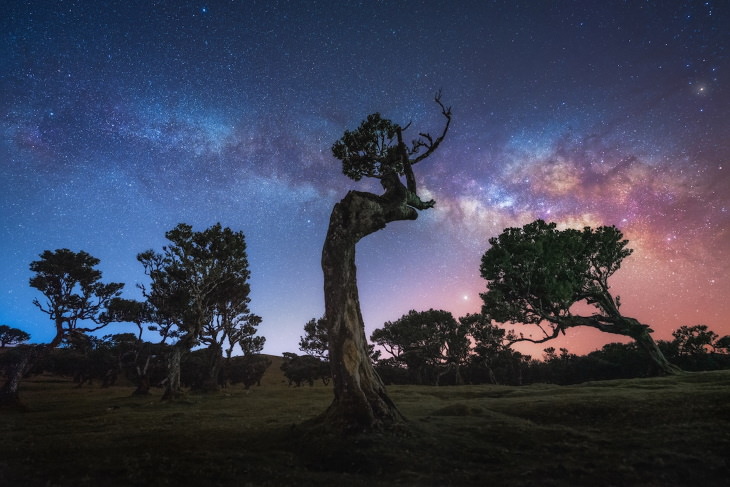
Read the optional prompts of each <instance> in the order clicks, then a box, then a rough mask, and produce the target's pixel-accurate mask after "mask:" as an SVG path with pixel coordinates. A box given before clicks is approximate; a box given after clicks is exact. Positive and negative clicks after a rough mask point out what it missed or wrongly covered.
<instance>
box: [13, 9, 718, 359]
mask: <svg viewBox="0 0 730 487" xmlns="http://www.w3.org/2000/svg"><path fill="white" fill-rule="evenodd" d="M5 10H6V12H5V13H4V15H3V18H2V20H0V32H2V33H3V34H2V41H0V59H2V65H3V69H2V72H1V73H0V88H1V89H2V93H3V96H2V98H1V99H0V131H1V134H2V139H1V141H0V167H2V174H3V177H2V179H0V211H1V213H0V228H2V231H3V235H4V238H3V239H2V240H0V261H1V262H2V269H3V271H4V272H3V273H2V275H0V322H2V323H7V324H9V325H11V326H15V327H19V328H22V329H24V330H26V331H28V332H30V333H31V335H32V337H33V339H34V340H35V341H44V340H47V339H48V338H49V336H50V334H51V328H52V327H51V324H50V322H49V321H48V319H47V317H46V316H45V315H43V314H42V313H41V312H40V311H38V310H37V309H36V308H34V307H33V305H32V300H33V298H34V297H36V295H35V293H34V290H32V289H30V288H29V286H28V279H29V277H30V271H29V270H28V264H29V263H30V262H31V261H32V260H35V259H36V258H37V256H38V254H39V253H41V252H42V251H43V250H45V249H56V248H62V247H66V248H70V249H72V250H76V251H78V250H86V251H87V252H89V253H91V254H92V255H94V256H96V257H98V258H99V259H101V266H100V267H101V269H102V270H103V271H104V278H105V279H106V280H111V281H120V282H125V283H127V287H126V289H125V295H126V296H128V297H139V296H138V290H137V289H136V288H135V284H137V283H144V282H145V276H144V274H143V272H142V267H141V265H139V264H138V263H137V262H136V260H135V256H136V255H137V253H139V252H141V251H144V250H146V249H148V248H155V249H159V248H160V247H161V246H162V245H164V243H165V241H164V233H165V231H167V230H169V229H171V228H172V227H174V226H175V225H176V224H177V223H180V222H185V223H189V224H191V225H193V226H194V227H195V228H196V229H203V228H206V227H208V226H210V225H212V224H214V223H216V222H221V223H222V224H223V225H225V226H230V227H231V228H233V229H234V230H241V231H243V232H244V234H245V235H246V239H247V244H248V248H249V261H250V267H251V272H252V281H251V286H252V295H251V298H252V301H251V308H252V310H253V311H254V312H255V313H257V314H259V315H261V316H262V317H263V320H264V321H263V324H262V326H261V333H262V334H263V335H264V336H266V337H267V344H266V348H265V352H267V353H275V354H280V353H282V352H285V351H297V342H298V339H299V336H300V335H301V334H302V329H303V325H304V323H306V322H307V321H308V320H309V319H311V318H313V317H319V316H321V314H322V312H323V297H322V273H321V269H320V267H319V260H320V252H321V246H322V243H323V239H324V235H325V233H326V229H327V223H328V218H329V213H330V211H331V209H332V206H333V205H334V204H335V203H336V202H337V201H338V200H339V199H340V198H342V197H343V196H344V195H345V193H346V192H347V191H348V190H349V189H358V190H365V191H374V192H379V185H378V184H376V183H377V182H376V181H361V182H357V183H356V182H353V181H350V180H348V179H347V178H346V177H345V176H343V175H342V174H341V170H340V167H339V166H338V161H336V160H335V159H334V158H333V157H332V156H331V154H330V146H331V144H332V143H333V142H334V141H335V140H337V139H338V138H339V137H340V136H341V134H342V132H343V131H344V130H346V129H353V128H355V127H356V126H357V124H358V123H359V122H360V120H362V119H363V118H364V117H365V116H366V115H367V114H369V113H372V112H376V111H379V112H381V113H382V114H383V116H385V117H387V118H390V119H392V120H394V121H396V122H399V123H401V124H407V123H409V122H412V125H411V127H412V128H410V129H409V132H412V134H409V133H407V134H406V135H407V136H412V137H416V136H417V132H418V131H430V132H431V133H434V134H435V133H438V132H439V130H440V128H441V123H442V121H441V120H440V119H439V117H440V113H439V110H438V107H437V106H436V105H435V104H434V103H433V102H432V98H433V94H434V93H435V92H436V91H437V90H438V89H443V99H444V101H445V102H446V103H447V104H448V105H450V106H452V109H453V113H454V121H453V124H452V127H451V130H450V132H449V134H448V136H447V138H446V140H445V141H444V143H443V145H442V146H441V147H440V148H439V150H438V151H437V152H436V153H435V154H434V155H433V156H432V157H431V158H429V159H428V160H426V161H424V162H422V163H421V164H419V165H418V166H416V168H415V170H416V177H417V178H418V180H419V184H420V188H421V190H420V191H421V193H422V194H421V196H422V197H424V199H428V198H434V199H435V200H436V201H437V205H436V208H434V209H432V210H428V211H424V212H422V213H421V215H420V217H419V219H418V220H417V221H415V222H397V223H393V224H391V225H390V226H389V227H388V228H387V229H385V230H384V231H381V232H379V233H377V234H374V235H372V236H370V237H368V238H367V239H365V240H363V241H362V242H361V244H360V245H359V247H358V270H359V276H358V279H359V285H360V292H361V302H362V306H363V314H364V318H365V321H366V327H367V329H368V333H369V332H370V331H371V330H372V329H374V328H376V327H379V326H382V324H383V323H384V322H385V321H389V320H394V319H397V318H399V317H400V316H401V315H402V314H404V313H406V312H407V311H408V310H410V309H417V310H421V309H428V308H431V307H433V308H442V309H446V310H449V311H452V312H453V313H454V315H455V316H461V315H463V314H465V313H467V312H477V311H479V308H480V305H479V295H478V293H479V292H481V291H482V290H483V289H484V285H485V283H484V281H483V280H482V279H481V278H480V277H479V260H480V258H481V255H482V254H483V253H484V251H485V250H486V249H487V248H488V245H489V244H488V240H489V238H490V237H494V236H496V235H498V234H499V233H500V232H501V231H502V229H504V228H505V227H508V226H519V225H523V224H525V223H528V222H530V221H532V220H534V219H536V218H542V219H545V220H550V221H555V222H557V223H558V224H559V225H560V226H562V227H576V228H580V227H582V226H585V225H590V226H597V225H616V226H617V227H618V228H620V229H621V230H622V231H623V232H624V234H625V236H626V237H627V238H628V239H629V240H630V247H632V248H633V249H634V250H635V251H634V254H633V255H632V256H631V257H630V258H629V259H627V261H626V262H625V264H624V266H623V267H622V269H621V270H620V271H619V272H618V273H617V274H616V275H615V276H614V278H613V279H614V281H613V282H612V284H613V288H614V289H613V290H614V291H615V292H616V293H617V294H620V295H621V298H622V303H623V308H622V309H623V311H624V312H625V313H626V314H627V315H629V316H634V317H636V318H638V319H640V320H642V321H643V322H646V323H648V324H650V325H651V326H652V327H653V328H654V329H655V331H656V336H657V338H659V339H667V338H670V337H671V335H670V334H671V331H672V330H673V329H675V328H677V327H679V326H681V325H693V324H700V323H703V324H707V325H708V326H709V327H710V328H711V329H712V330H714V331H715V332H717V333H719V334H720V335H721V336H722V335H725V334H730V321H729V320H728V318H727V317H728V316H730V304H728V301H727V299H726V297H727V296H728V295H729V294H730V280H729V279H728V278H727V275H728V270H729V269H728V262H730V233H729V232H728V228H730V175H729V174H730V138H729V137H728V134H730V118H728V116H727V114H728V112H729V110H728V109H729V108H730V93H729V92H728V72H730V59H729V57H728V56H729V53H728V47H729V46H730V42H728V41H730V34H729V33H728V29H727V27H726V26H727V25H728V24H729V23H730V6H728V5H727V4H726V3H725V2H713V1H685V2H681V1H669V2H665V1H644V2H604V1H580V2H579V1H565V2H511V1H500V0H495V1H491V2H482V1H465V2H457V3H453V2H437V1H422V2H357V1H350V0H348V1H337V2H335V1H331V2H330V1H322V2H306V3H301V2H287V1H269V2H261V3H259V2H238V1H224V0H216V1H211V2H207V3H204V2H196V1H181V2H165V1H159V2H141V1H134V0H133V1H124V2H122V1H111V2H104V3H99V2H91V1H83V0H71V1H62V2H53V3H49V2H24V1H16V0H11V1H10V2H9V4H8V5H7V6H6V8H5ZM115 326H118V327H119V328H121V327H122V325H115ZM150 338H152V337H150ZM615 338H616V337H608V336H605V335H601V334H597V333H592V332H590V331H575V332H574V333H573V334H569V335H568V336H566V337H563V338H561V341H560V342H559V343H556V344H555V345H556V346H565V347H567V348H568V349H569V350H570V351H571V352H574V353H585V352H587V351H590V350H593V349H596V348H600V347H601V346H602V345H603V344H604V343H608V342H609V341H613V340H615ZM534 354H537V355H539V351H537V352H535V353H534Z"/></svg>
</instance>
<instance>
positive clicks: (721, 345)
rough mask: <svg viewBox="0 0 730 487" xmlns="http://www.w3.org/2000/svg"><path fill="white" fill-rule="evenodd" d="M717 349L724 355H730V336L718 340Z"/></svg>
mask: <svg viewBox="0 0 730 487" xmlns="http://www.w3.org/2000/svg"><path fill="white" fill-rule="evenodd" d="M715 349H716V350H720V351H722V352H724V353H730V335H725V336H724V337H722V338H720V339H718V340H717V341H716V342H715Z"/></svg>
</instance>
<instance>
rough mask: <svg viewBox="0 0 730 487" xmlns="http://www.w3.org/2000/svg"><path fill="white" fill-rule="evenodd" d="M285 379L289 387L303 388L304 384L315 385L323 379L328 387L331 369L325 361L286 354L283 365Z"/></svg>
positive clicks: (309, 356)
mask: <svg viewBox="0 0 730 487" xmlns="http://www.w3.org/2000/svg"><path fill="white" fill-rule="evenodd" d="M281 370H282V372H284V377H286V378H287V380H288V381H289V385H292V384H294V385H296V386H297V387H299V386H301V385H302V383H303V382H307V383H309V385H310V386H313V385H314V381H316V380H318V379H321V380H322V383H323V384H325V385H327V384H328V383H329V379H330V377H331V376H330V367H329V364H328V363H327V362H325V361H324V360H322V359H320V358H317V357H314V356H312V355H297V354H296V353H291V352H284V361H283V362H282V364H281Z"/></svg>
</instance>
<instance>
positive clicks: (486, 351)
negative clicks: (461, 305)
mask: <svg viewBox="0 0 730 487" xmlns="http://www.w3.org/2000/svg"><path fill="white" fill-rule="evenodd" d="M459 322H460V323H461V325H462V326H463V327H464V328H465V329H466V332H467V334H468V335H469V337H471V341H472V342H473V352H474V353H473V354H472V355H471V356H470V362H471V364H473V365H476V366H479V367H482V368H484V370H485V371H486V373H487V376H488V378H489V382H490V383H492V384H498V383H499V382H500V380H498V375H497V373H496V372H495V371H497V370H500V371H503V373H501V374H499V375H500V379H501V380H502V381H506V382H507V383H513V382H516V383H520V377H521V369H522V362H523V359H522V354H520V353H518V352H515V351H514V350H512V349H510V344H511V342H512V340H514V338H515V336H514V334H513V333H512V332H511V331H510V332H508V331H507V330H505V329H504V328H500V327H499V326H497V325H495V324H493V323H492V320H490V319H489V317H487V316H484V315H483V314H468V315H466V316H462V317H461V318H459Z"/></svg>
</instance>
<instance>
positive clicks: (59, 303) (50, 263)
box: [30, 249, 124, 346]
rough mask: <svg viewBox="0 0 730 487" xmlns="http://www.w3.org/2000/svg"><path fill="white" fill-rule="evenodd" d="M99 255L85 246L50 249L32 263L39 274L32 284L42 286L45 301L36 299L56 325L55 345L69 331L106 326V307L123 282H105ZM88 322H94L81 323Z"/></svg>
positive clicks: (82, 330) (83, 330)
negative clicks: (98, 267)
mask: <svg viewBox="0 0 730 487" xmlns="http://www.w3.org/2000/svg"><path fill="white" fill-rule="evenodd" d="M98 264H99V259H97V258H96V257H93V256H91V255H89V254H88V253H86V252H84V251H83V250H82V251H80V252H73V251H71V250H69V249H58V250H55V251H50V250H46V251H44V252H43V253H42V254H40V259H39V260H35V261H33V262H31V263H30V270H31V271H32V272H34V273H35V274H34V275H33V277H31V278H30V285H31V287H34V288H36V289H37V290H39V291H40V292H41V293H42V294H43V296H44V297H45V302H44V303H41V302H40V301H39V300H38V299H34V300H33V304H35V305H36V306H37V307H38V308H39V309H40V310H41V311H42V312H44V313H46V314H47V315H48V316H49V317H50V318H51V319H52V320H53V321H54V323H55V325H56V337H55V338H54V339H53V341H52V343H51V345H52V346H55V345H57V344H58V343H60V342H61V340H62V339H63V338H65V337H66V336H67V335H68V334H69V333H73V332H81V333H83V332H88V331H94V330H98V329H100V328H102V327H103V326H106V325H107V324H108V322H105V321H103V317H104V311H105V310H106V307H107V306H108V305H109V303H110V302H111V300H112V299H113V298H116V297H117V296H119V294H120V291H121V289H122V288H123V287H124V284H122V283H116V282H112V283H109V284H104V283H102V282H101V277H102V273H101V271H100V270H98V269H96V266H97V265H98ZM80 322H81V324H85V323H84V322H91V323H94V325H90V326H81V324H80Z"/></svg>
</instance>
